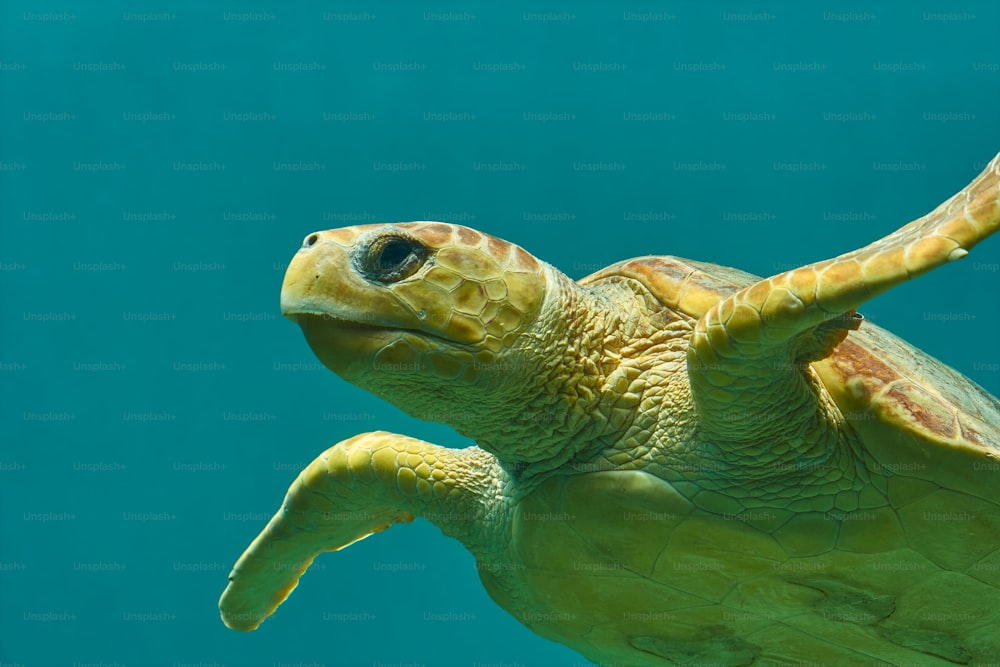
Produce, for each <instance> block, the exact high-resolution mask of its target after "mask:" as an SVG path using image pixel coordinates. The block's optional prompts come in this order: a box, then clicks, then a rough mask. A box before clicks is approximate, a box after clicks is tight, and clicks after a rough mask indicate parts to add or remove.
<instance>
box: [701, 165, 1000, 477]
mask: <svg viewBox="0 0 1000 667" xmlns="http://www.w3.org/2000/svg"><path fill="white" fill-rule="evenodd" d="M998 227H1000V155H998V156H996V157H995V158H994V159H993V160H992V161H991V162H990V163H989V165H988V166H987V167H986V169H985V170H984V171H983V173H982V174H980V175H979V176H978V177H977V178H976V179H975V180H974V181H973V182H972V183H971V184H970V185H969V186H968V187H967V188H965V189H964V190H962V191H961V192H959V193H958V194H956V195H955V196H954V197H952V198H951V199H949V200H948V201H946V202H944V203H943V204H941V205H940V206H938V207H937V208H936V209H935V210H934V211H932V212H931V213H929V214H927V215H925V216H924V217H922V218H919V219H918V220H915V221H913V222H911V223H910V224H908V225H906V226H905V227H902V228H901V229H899V230H897V231H896V232H894V233H892V234H890V235H889V236H886V237H885V238H883V239H880V240H879V241H876V242H875V243H872V244H870V245H868V246H866V247H864V248H861V249H860V250H855V251H853V252H849V253H847V254H844V255H841V256H840V257H836V258H834V259H830V260H826V261H822V262H817V263H815V264H810V265H807V266H804V267H800V268H797V269H793V270H791V271H787V272H785V273H781V274H778V275H776V276H773V277H771V278H767V279H765V280H761V281H759V282H757V283H755V284H753V285H751V286H749V287H746V288H744V289H742V290H740V291H738V292H736V293H735V294H732V295H730V296H729V297H727V298H725V299H722V300H721V301H719V302H718V303H716V304H715V305H714V306H712V307H711V308H709V309H708V310H707V312H705V313H704V315H702V316H701V318H700V319H699V321H698V324H697V327H696V329H695V331H694V334H693V335H692V337H691V341H690V345H689V347H688V359H687V365H688V375H689V378H690V382H691V393H692V398H693V400H694V402H695V405H696V407H697V409H698V413H699V415H700V420H699V423H700V425H701V428H702V430H703V433H704V434H705V436H706V438H707V439H709V440H712V441H715V442H717V443H718V444H719V447H720V450H721V451H720V454H719V455H720V456H721V457H722V458H723V459H729V460H730V461H731V462H734V463H735V462H739V463H740V464H744V463H745V464H748V465H751V466H752V467H762V466H764V467H772V466H775V465H778V464H782V465H783V464H789V463H791V462H792V461H796V460H800V459H801V457H803V456H804V455H809V456H815V455H817V454H820V455H821V454H822V452H821V451H819V450H822V448H823V444H822V442H820V440H821V439H820V438H817V437H815V433H816V430H815V426H816V424H818V423H821V421H822V419H821V418H820V416H819V415H818V409H819V408H818V407H813V408H811V409H807V408H809V406H816V404H817V389H816V383H817V381H816V380H815V378H811V379H807V377H806V375H807V373H805V372H804V371H806V369H807V366H808V363H809V362H812V361H817V360H819V359H822V358H824V357H826V356H827V355H829V354H830V353H831V352H832V351H833V349H834V347H836V345H837V344H839V343H840V342H841V341H842V340H843V338H844V337H846V335H847V332H848V331H849V330H850V329H855V328H857V327H858V325H859V324H860V320H859V319H857V318H856V317H855V316H854V315H853V314H852V313H853V311H854V309H856V308H857V307H858V306H860V305H861V304H862V303H864V302H866V301H868V300H870V299H872V298H874V297H876V296H878V295H879V294H881V293H883V292H885V291H887V290H889V289H891V288H892V287H895V286H896V285H900V284H902V283H904V282H906V281H908V280H910V279H912V278H915V277H917V276H919V275H921V274H923V273H926V272H928V271H930V270H931V269H934V268H936V267H938V266H941V265H942V264H945V263H947V262H950V261H952V260H955V259H960V258H962V257H964V256H965V255H967V254H968V251H969V250H970V249H971V248H972V247H973V246H975V245H976V244H977V243H979V242H980V241H982V240H983V239H985V238H986V237H987V236H989V235H990V234H992V233H993V232H995V231H997V229H998ZM806 433H810V434H813V437H812V438H804V437H802V436H803V434H806ZM764 442H784V443H789V444H788V446H785V447H782V448H781V449H780V450H778V449H774V450H772V451H770V452H767V451H764V452H762V450H761V447H760V445H761V443H764ZM744 449H746V450H747V451H746V452H745V454H743V453H741V452H742V451H743V450H744ZM751 450H752V451H751Z"/></svg>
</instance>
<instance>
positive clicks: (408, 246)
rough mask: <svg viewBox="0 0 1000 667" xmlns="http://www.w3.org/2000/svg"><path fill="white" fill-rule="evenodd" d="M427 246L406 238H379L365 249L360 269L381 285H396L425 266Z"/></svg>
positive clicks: (394, 236)
mask: <svg viewBox="0 0 1000 667" xmlns="http://www.w3.org/2000/svg"><path fill="white" fill-rule="evenodd" d="M427 255H428V251H427V248H426V247H425V246H423V245H422V244H420V243H417V242H416V241H414V240H413V239H409V238H406V237H404V236H396V235H391V236H379V237H378V238H376V239H374V240H373V241H372V242H371V243H370V244H368V247H367V248H366V249H365V251H364V253H363V254H362V257H361V262H360V267H359V268H360V269H361V273H363V274H364V275H365V276H366V277H368V278H370V279H372V280H376V281H378V282H380V283H394V282H397V281H399V280H402V279H404V278H409V277H410V276H412V275H413V274H414V273H416V272H417V270H418V269H419V268H420V267H421V266H422V265H423V263H424V261H425V260H426V259H427Z"/></svg>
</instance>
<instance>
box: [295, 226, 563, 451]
mask: <svg viewBox="0 0 1000 667" xmlns="http://www.w3.org/2000/svg"><path fill="white" fill-rule="evenodd" d="M551 275H561V274H557V272H555V270H554V269H551V267H548V265H545V264H543V263H542V262H540V261H538V260H537V259H535V258H534V257H532V256H531V255H530V254H528V253H527V252H526V251H524V250H523V249H521V248H520V247H518V246H516V245H514V244H512V243H507V242H506V241H502V240H500V239H497V238H494V237H492V236H489V235H487V234H483V233H481V232H478V231H475V230H472V229H468V228H466V227H462V226H459V225H450V224H443V223H438V222H411V223H398V224H375V225H359V226H354V227H345V228H341V229H334V230H329V231H324V232H316V233H313V234H309V235H308V236H307V237H306V238H305V241H304V242H303V244H302V247H301V248H300V249H299V251H298V252H297V253H296V255H295V256H294V258H293V259H292V261H291V263H290V264H289V266H288V270H287V272H286V274H285V281H284V284H283V286H282V289H281V310H282V313H283V314H284V315H285V316H287V317H289V318H290V319H292V320H294V321H295V322H296V323H297V324H299V326H300V327H301V328H302V330H303V332H304V333H305V336H306V339H307V341H308V342H309V345H310V347H311V348H312V350H313V352H315V354H316V356H317V357H318V358H319V359H320V361H322V362H323V364H324V365H325V366H327V367H328V368H329V369H331V370H332V371H334V372H335V373H337V374H338V375H340V376H341V377H343V378H344V379H346V380H348V381H349V382H351V383H353V384H356V385H358V386H360V387H362V388H364V389H367V390H369V391H372V392H373V393H375V394H376V395H379V396H381V397H382V398H384V399H386V400H388V401H390V402H391V403H394V404H395V405H396V406H398V407H400V408H401V409H403V410H404V411H406V412H409V413H410V414H413V415H414V416H416V417H420V418H424V419H431V420H433V421H441V422H446V423H449V424H451V425H452V426H455V427H456V428H457V429H458V430H459V431H460V432H466V433H468V432H469V429H464V428H462V424H460V423H456V422H461V421H462V420H466V421H469V422H470V423H471V422H473V421H481V419H482V415H480V414H478V413H479V412H480V411H481V410H482V409H484V408H485V406H487V405H488V404H489V403H490V400H491V397H490V394H492V395H493V398H495V399H496V400H497V401H499V400H500V399H499V394H501V393H504V392H503V390H502V386H513V385H515V384H517V383H521V382H523V378H522V376H526V375H528V374H530V372H531V370H532V365H533V361H532V359H530V358H526V357H525V356H524V355H525V354H526V353H528V352H530V350H531V348H533V346H532V345H531V343H530V340H529V339H530V338H531V336H532V327H533V325H534V324H535V321H536V319H537V318H538V315H539V313H540V311H541V310H542V306H543V304H544V302H545V298H546V293H547V284H548V282H549V281H550V280H551V278H550V276H551ZM507 398H508V399H509V397H507ZM496 408H497V406H492V409H494V410H495V409H496ZM472 430H473V431H474V430H476V429H474V428H473V429H472Z"/></svg>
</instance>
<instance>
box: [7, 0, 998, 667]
mask: <svg viewBox="0 0 1000 667" xmlns="http://www.w3.org/2000/svg"><path fill="white" fill-rule="evenodd" d="M998 24H1000V9H998V5H996V4H995V3H992V2H955V3H953V2H944V1H943V0H942V1H939V2H934V3H930V2H908V3H897V4H896V5H894V6H879V7H876V8H875V9H872V8H871V7H870V6H866V5H865V4H864V3H802V4H801V5H793V4H792V3H770V4H769V3H738V4H736V3H730V4H721V3H711V4H710V3H704V5H702V6H696V4H695V3H662V4H653V3H632V2H628V3H612V2H590V3H573V2H565V3H554V2H549V3H523V2H510V3H499V2H497V3H465V4H459V3H451V4H431V3H370V4H364V3H352V4H347V3H339V4H338V3H323V2H316V3H288V4H279V3H271V4H266V3H253V2H245V3H229V2H227V3H216V4H212V3H196V2H190V1H187V2H173V3H146V2H138V3H123V2H101V3H98V2H91V3H68V2H65V3H51V2H30V3H29V2H6V3H4V4H3V6H2V8H0V99H2V100H3V104H2V105H0V268H2V271H0V306H2V311H0V401H2V403H0V420H2V431H0V438H2V450H0V664H3V665H23V666H43V665H44V666H47V665H79V666H80V667H82V666H83V665H91V664H96V665H101V666H102V667H108V666H110V665H116V666H119V667H120V666H123V665H128V666H144V665H173V666H174V667H182V666H185V665H228V666H230V667H233V666H243V665H248V666H249V665H268V666H272V665H273V666H277V665H284V664H295V665H327V666H330V667H333V666H335V665H369V666H371V667H380V666H382V667H386V666H387V665H406V666H408V667H416V666H418V665H425V666H428V667H430V666H437V665H470V666H471V665H479V666H480V667H484V666H485V665H498V664H502V665H504V667H527V666H536V665H538V666H542V665H544V666H549V665H580V666H582V665H585V664H588V663H587V662H586V661H585V660H584V659H583V658H582V657H580V656H578V655H577V654H575V653H573V652H571V651H569V650H568V649H565V648H563V647H561V646H559V645H557V644H554V643H551V642H548V641H547V640H544V639H541V638H539V637H537V636H535V635H533V634H532V633H531V632H529V631H528V630H527V629H525V628H523V627H522V626H520V625H519V624H518V623H517V622H515V621H514V620H513V619H512V618H511V617H509V616H508V615H507V614H506V613H505V612H504V611H503V610H501V609H500V608H499V607H497V606H496V605H495V604H494V603H493V602H492V601H491V600H490V599H489V598H488V596H487V595H486V593H485V592H484V591H483V590H482V587H481V586H480V584H479V582H478V578H477V574H476V567H475V563H474V560H473V559H472V557H471V556H470V555H469V554H468V553H467V552H466V551H465V550H464V549H463V547H462V546H461V545H460V544H458V543H457V542H454V541H452V540H449V539H447V538H445V537H443V536H442V535H441V534H440V532H439V531H438V530H437V529H436V528H435V527H433V526H432V525H430V524H428V523H426V522H423V521H418V522H416V523H414V524H413V525H410V526H405V527H397V528H394V529H393V530H390V531H388V532H386V533H383V534H380V535H377V536H375V537H373V538H372V539H369V540H366V541H364V542H362V543H359V544H356V545H354V546H352V547H351V548H350V549H347V550H345V551H343V552H340V553H338V554H333V555H326V556H323V557H321V558H320V559H319V560H318V561H317V564H316V565H315V566H314V568H313V570H312V571H310V572H309V573H308V574H307V575H306V576H305V578H304V580H303V585H302V586H300V588H299V589H298V590H297V591H296V592H295V593H294V594H293V595H292V597H291V598H290V599H289V601H288V602H287V603H286V604H285V605H284V606H283V607H282V608H281V609H280V610H279V612H278V613H277V614H276V615H275V616H274V617H273V618H272V619H271V620H269V621H267V622H266V623H265V624H264V625H263V626H262V628H261V629H260V630H259V631H257V632H255V633H252V634H248V635H244V634H239V633H235V632H232V631H230V630H227V629H226V628H225V627H224V626H223V625H222V623H221V622H220V621H219V618H218V611H217V608H216V602H217V599H218V596H219V594H220V593H221V591H222V589H223V588H224V586H225V583H226V575H227V573H228V571H229V568H230V567H231V565H232V563H233V562H234V560H235V559H236V558H237V557H238V556H239V554H240V553H241V551H242V550H243V548H244V547H245V546H246V545H247V544H248V543H249V542H250V540H251V539H252V538H253V537H254V536H255V535H256V534H257V532H258V531H259V530H260V528H262V527H263V525H264V523H265V522H266V520H267V518H268V517H270V515H271V514H272V513H273V511H274V510H275V509H276V508H277V507H278V505H279V503H280V501H281V499H282V496H283V494H284V491H285V489H286V488H287V486H288V484H289V483H290V482H291V481H292V479H294V477H295V475H296V473H297V470H298V469H299V468H300V467H301V466H303V465H305V464H306V463H308V462H309V461H310V460H312V459H313V458H314V457H315V456H316V455H317V454H318V453H319V452H321V451H322V450H323V449H325V448H326V447H327V446H329V445H331V444H333V443H335V442H337V441H339V440H341V439H344V438H346V437H349V436H351V435H353V434H355V433H359V432H363V431H368V430H374V429H387V430H393V431H398V432H402V433H406V434H409V435H413V436H416V437H419V438H423V439H426V440H431V441H434V442H437V443H439V444H442V445H448V446H452V447H463V446H467V445H469V444H470V443H469V442H467V441H465V440H464V439H463V438H461V437H459V436H457V435H456V434H455V433H454V432H452V431H451V430H450V429H449V428H448V427H446V426H441V425H436V424H430V423H425V422H419V421H417V420H414V419H411V418H409V417H407V416H406V415H404V414H402V413H400V412H399V411H398V410H396V409H395V408H393V407H392V406H390V405H388V404H386V403H384V402H381V401H380V400H378V399H376V398H374V397H372V396H369V395H367V394H366V393H364V392H362V391H361V390H358V389H355V388H353V387H351V386H349V385H348V384H346V383H345V382H343V381H341V380H340V379H338V378H337V377H335V376H333V375H332V374H330V373H329V372H327V371H325V370H322V369H320V368H319V367H318V365H317V364H316V363H315V361H314V359H313V357H312V355H311V353H310V351H309V349H308V347H307V346H306V344H305V342H304V340H303V339H302V337H301V335H300V333H299V331H298V329H297V328H296V327H295V326H294V325H293V324H291V323H289V322H287V321H284V320H282V318H281V317H280V314H279V312H278V291H279V288H280V284H281V278H282V275H283V271H284V268H285V266H286V263H287V261H288V260H289V258H290V257H291V256H292V254H293V253H294V252H295V250H296V248H297V247H298V246H299V243H300V242H301V239H302V238H303V237H304V236H305V235H306V234H307V233H309V232H311V231H314V230H317V229H326V228H332V227H339V226H343V225H348V224H356V223H361V222H373V221H392V220H400V221H402V220H420V219H440V220H445V221H450V222H458V223H462V224H467V225H470V226H473V227H476V228H478V229H481V230H483V231H486V232H490V233H492V234H495V235H498V236H500V237H502V238H505V239H508V240H510V241H513V242H516V243H518V244H520V245H522V246H523V247H525V248H526V249H527V250H529V251H530V252H532V253H533V254H535V255H536V256H538V257H540V258H542V259H544V260H546V261H548V262H550V263H552V264H554V265H555V266H557V267H560V268H561V269H563V270H564V271H565V272H566V273H567V274H569V275H570V276H572V277H575V278H579V277H582V276H584V275H586V274H587V273H590V272H591V271H593V270H596V269H598V268H600V267H602V266H604V265H606V264H609V263H611V262H613V261H616V260H619V259H623V258H627V257H631V256H636V255H644V254H675V255H680V256H685V257H690V258H694V259H699V260H704V261H709V262H715V263H719V264H726V265H730V266H734V267H738V268H741V269H743V270H746V271H750V272H753V273H757V274H765V275H766V274H773V273H776V272H779V271H781V270H784V269H787V268H791V267H793V266H797V265H800V264H804V263H807V262H811V261H815V260H820V259H824V258H826V257H830V256H833V255H836V254H839V253H842V252H845V251H848V250H851V249H853V248H856V247H860V246H862V245H864V244H867V243H869V242H871V241H873V240H875V239H876V238H879V237H881V236H883V235H885V234H887V233H889V232H891V231H892V230H894V229H895V228H896V227H897V226H899V225H901V224H903V223H905V222H908V221H909V220H911V219H913V218H915V217H918V216H920V215H922V214H923V213H925V212H927V211H929V210H930V209H932V208H933V207H934V206H936V205H937V204H938V203H939V202H941V201H942V200H944V199H945V198H947V197H949V196H950V195H951V194H953V193H954V192H955V191H957V190H958V189H960V188H962V187H964V186H965V184H966V183H967V182H968V181H969V180H970V179H971V178H972V177H973V176H975V175H976V174H977V173H978V172H979V171H980V170H981V168H982V167H983V166H984V165H985V163H986V162H987V161H988V160H989V159H990V158H991V157H992V156H993V155H994V154H995V153H997V151H1000V113H998V109H1000V42H998V40H997V39H996V27H997V25H998ZM998 294H1000V243H998V241H997V240H996V239H992V240H989V241H987V242H985V243H984V244H983V245H982V246H981V247H979V248H977V249H976V250H974V251H973V253H972V254H971V256H970V257H969V258H967V259H966V260H964V261H963V262H959V263H957V264H954V265H949V266H947V267H944V268H942V269H940V270H938V271H935V272H934V273H933V274H931V275H928V276H925V277H922V278H920V279H919V280H917V281H916V282H914V283H910V284H908V285H905V286H902V287H900V288H898V289H896V290H894V291H893V292H892V293H890V294H887V295H885V296H882V297H880V298H878V299H877V300H876V301H874V302H872V303H870V304H868V305H867V306H866V307H865V308H864V309H863V312H864V313H865V314H866V315H867V316H868V318H869V319H871V320H873V321H875V322H877V323H879V324H881V325H883V326H886V327H888V328H889V329H891V330H893V331H894V332H896V333H897V334H899V335H901V336H902V337H903V338H905V339H907V340H908V341H910V342H912V343H913V344H915V345H917V346H918V347H921V348H923V349H924V350H926V351H928V352H930V353H931V354H933V355H935V356H937V357H939V358H940V359H942V360H944V361H945V362H947V363H949V364H950V365H953V366H954V367H955V368H957V369H959V370H960V371H962V372H963V373H965V374H967V375H968V376H969V377H971V378H973V379H974V380H975V381H977V382H978V383H980V384H981V385H982V386H984V387H985V388H986V389H988V390H989V391H991V393H993V394H998V393H1000V344H998V341H1000V297H998ZM442 618H447V619H452V620H439V619H442Z"/></svg>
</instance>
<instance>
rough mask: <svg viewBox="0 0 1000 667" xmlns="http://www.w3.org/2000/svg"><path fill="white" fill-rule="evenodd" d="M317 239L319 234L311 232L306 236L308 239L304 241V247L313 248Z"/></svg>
mask: <svg viewBox="0 0 1000 667" xmlns="http://www.w3.org/2000/svg"><path fill="white" fill-rule="evenodd" d="M317 241H319V234H310V235H309V236H307V237H306V240H305V241H303V242H302V247H303V248H311V247H313V246H314V245H316V242H317Z"/></svg>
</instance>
